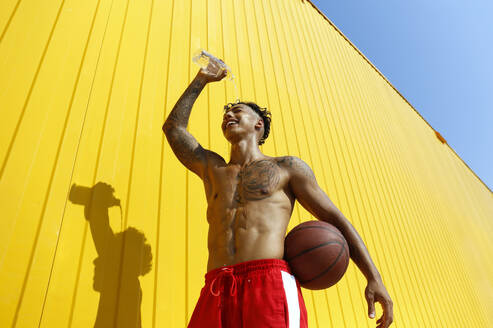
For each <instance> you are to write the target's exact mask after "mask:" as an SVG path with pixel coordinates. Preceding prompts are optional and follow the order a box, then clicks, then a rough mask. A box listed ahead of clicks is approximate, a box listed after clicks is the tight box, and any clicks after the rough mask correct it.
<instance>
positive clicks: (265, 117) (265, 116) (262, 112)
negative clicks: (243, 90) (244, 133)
mask: <svg viewBox="0 0 493 328" xmlns="http://www.w3.org/2000/svg"><path fill="white" fill-rule="evenodd" d="M238 104H243V105H246V106H248V107H250V108H251V109H253V111H254V112H255V113H257V114H258V115H259V116H260V117H261V118H262V121H264V135H263V136H262V138H260V140H259V141H258V144H259V145H263V144H264V142H265V139H267V137H268V136H269V133H270V121H271V117H272V113H271V112H269V111H268V110H267V108H263V107H260V106H259V105H257V104H256V103H254V102H251V101H237V102H235V103H229V104H227V105H225V106H224V111H225V112H226V111H228V110H229V109H231V108H232V107H233V106H235V105H238Z"/></svg>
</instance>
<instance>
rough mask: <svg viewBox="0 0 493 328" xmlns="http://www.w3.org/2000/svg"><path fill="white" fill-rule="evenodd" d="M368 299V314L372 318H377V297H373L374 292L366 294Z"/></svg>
mask: <svg viewBox="0 0 493 328" xmlns="http://www.w3.org/2000/svg"><path fill="white" fill-rule="evenodd" d="M366 301H367V302H368V316H369V317H370V318H372V319H373V318H375V299H374V298H373V294H371V293H367V294H366Z"/></svg>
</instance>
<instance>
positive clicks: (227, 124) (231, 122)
mask: <svg viewBox="0 0 493 328" xmlns="http://www.w3.org/2000/svg"><path fill="white" fill-rule="evenodd" d="M236 123H237V122H234V121H229V122H228V123H226V127H228V126H230V125H233V124H236Z"/></svg>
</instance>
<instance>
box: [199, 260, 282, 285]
mask: <svg viewBox="0 0 493 328" xmlns="http://www.w3.org/2000/svg"><path fill="white" fill-rule="evenodd" d="M271 269H279V270H284V271H286V272H288V273H291V270H290V269H289V265H288V262H286V261H284V260H280V259H261V260H252V261H246V262H241V263H237V264H233V265H227V266H223V267H220V268H217V269H213V270H211V271H209V272H207V273H206V274H205V281H206V282H207V281H210V280H212V279H214V277H216V276H217V275H218V274H220V273H221V272H224V271H225V270H227V271H228V272H231V273H232V274H233V275H235V276H240V275H246V274H248V273H251V272H256V271H263V270H271Z"/></svg>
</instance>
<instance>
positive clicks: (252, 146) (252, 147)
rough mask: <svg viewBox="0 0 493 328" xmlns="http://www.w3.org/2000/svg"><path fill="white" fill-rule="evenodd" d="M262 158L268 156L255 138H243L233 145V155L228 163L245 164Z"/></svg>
mask: <svg viewBox="0 0 493 328" xmlns="http://www.w3.org/2000/svg"><path fill="white" fill-rule="evenodd" d="M262 158H266V156H265V155H264V154H262V152H261V151H260V149H259V148H258V145H257V143H256V141H255V140H241V141H240V142H238V143H235V144H232V145H231V156H230V159H229V163H228V164H236V165H241V166H243V165H245V164H248V163H251V162H253V161H255V160H258V159H262Z"/></svg>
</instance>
